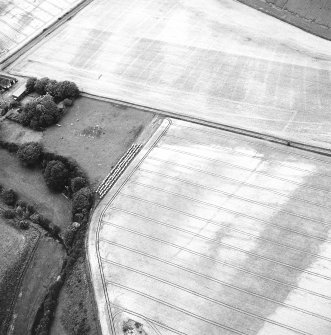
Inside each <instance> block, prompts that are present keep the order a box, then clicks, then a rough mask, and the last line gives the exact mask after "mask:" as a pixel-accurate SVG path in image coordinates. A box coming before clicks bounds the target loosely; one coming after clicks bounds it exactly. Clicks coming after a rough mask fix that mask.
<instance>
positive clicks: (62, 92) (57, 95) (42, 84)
mask: <svg viewBox="0 0 331 335" xmlns="http://www.w3.org/2000/svg"><path fill="white" fill-rule="evenodd" d="M26 92H27V93H32V92H36V93H38V94H40V95H45V94H49V95H51V96H52V97H53V98H54V99H55V101H62V100H64V99H75V98H77V97H78V95H79V89H78V87H77V85H76V84H75V83H74V82H72V81H69V80H65V81H56V80H52V79H49V78H47V77H44V78H41V79H37V78H34V77H33V78H29V79H28V81H27V82H26Z"/></svg>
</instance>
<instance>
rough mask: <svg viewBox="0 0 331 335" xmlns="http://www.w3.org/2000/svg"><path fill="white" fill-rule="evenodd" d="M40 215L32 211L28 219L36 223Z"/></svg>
mask: <svg viewBox="0 0 331 335" xmlns="http://www.w3.org/2000/svg"><path fill="white" fill-rule="evenodd" d="M40 217H41V215H40V214H38V213H34V214H32V215H31V216H30V220H31V221H32V222H34V223H36V224H39V222H40Z"/></svg>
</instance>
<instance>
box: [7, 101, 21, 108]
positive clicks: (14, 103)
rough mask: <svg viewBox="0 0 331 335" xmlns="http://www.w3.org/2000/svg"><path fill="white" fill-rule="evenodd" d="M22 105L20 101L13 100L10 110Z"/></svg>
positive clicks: (10, 103)
mask: <svg viewBox="0 0 331 335" xmlns="http://www.w3.org/2000/svg"><path fill="white" fill-rule="evenodd" d="M20 105H21V103H20V102H19V101H17V100H14V99H13V100H11V101H10V102H9V109H12V108H17V107H19V106H20Z"/></svg>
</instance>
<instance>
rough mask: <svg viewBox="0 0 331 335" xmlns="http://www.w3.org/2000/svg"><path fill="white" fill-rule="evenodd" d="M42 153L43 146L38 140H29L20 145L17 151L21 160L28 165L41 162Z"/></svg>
mask: <svg viewBox="0 0 331 335" xmlns="http://www.w3.org/2000/svg"><path fill="white" fill-rule="evenodd" d="M41 154H42V146H41V145H40V144H39V143H38V142H29V143H26V144H23V145H21V146H20V148H19V149H18V151H17V155H18V158H19V160H20V161H21V162H22V163H23V165H26V166H33V165H36V164H37V163H39V161H40V157H41Z"/></svg>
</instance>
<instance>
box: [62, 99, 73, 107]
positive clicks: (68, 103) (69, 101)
mask: <svg viewBox="0 0 331 335" xmlns="http://www.w3.org/2000/svg"><path fill="white" fill-rule="evenodd" d="M63 104H64V105H65V106H67V107H70V106H72V105H73V101H72V100H71V99H68V98H66V99H64V100H63Z"/></svg>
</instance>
